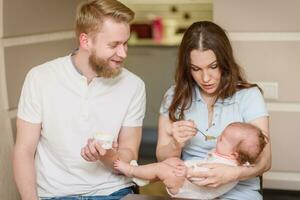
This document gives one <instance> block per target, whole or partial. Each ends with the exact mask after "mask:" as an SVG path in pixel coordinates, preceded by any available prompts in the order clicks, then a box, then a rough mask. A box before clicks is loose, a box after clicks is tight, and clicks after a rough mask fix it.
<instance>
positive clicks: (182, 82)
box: [169, 21, 258, 121]
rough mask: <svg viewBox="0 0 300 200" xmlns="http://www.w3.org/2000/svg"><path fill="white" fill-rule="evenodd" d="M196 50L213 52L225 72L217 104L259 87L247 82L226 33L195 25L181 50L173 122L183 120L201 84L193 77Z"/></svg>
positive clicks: (206, 24) (205, 24)
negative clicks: (237, 93)
mask: <svg viewBox="0 0 300 200" xmlns="http://www.w3.org/2000/svg"><path fill="white" fill-rule="evenodd" d="M195 49H200V50H201V51H206V50H212V51H213V52H214V54H215V55H216V58H217V65H218V67H219V68H220V71H221V80H220V84H219V87H218V89H217V94H216V97H217V98H216V100H217V99H225V98H227V97H231V96H232V95H233V94H234V93H235V92H237V91H238V90H241V89H244V88H250V87H255V86H256V87H258V86H257V85H256V84H250V83H249V82H247V81H246V79H245V77H244V75H243V73H242V69H241V67H240V66H239V65H238V64H237V63H236V61H235V59H234V56H233V51H232V47H231V44H230V41H229V39H228V37H227V36H226V33H225V31H224V30H223V29H222V28H221V27H220V26H218V25H217V24H215V23H213V22H209V21H200V22H195V23H193V24H192V25H191V26H190V27H189V28H188V29H187V30H186V32H185V33H184V35H183V38H182V41H181V44H180V46H179V51H178V62H177V68H176V73H175V89H174V97H173V99H172V102H171V105H170V107H169V118H170V119H171V120H172V121H178V120H183V119H184V112H185V110H187V109H188V108H189V107H190V106H191V103H192V98H193V94H194V90H195V87H196V86H197V83H196V82H195V81H194V79H193V77H192V74H191V68H190V64H191V63H190V62H191V58H190V54H191V51H192V50H195Z"/></svg>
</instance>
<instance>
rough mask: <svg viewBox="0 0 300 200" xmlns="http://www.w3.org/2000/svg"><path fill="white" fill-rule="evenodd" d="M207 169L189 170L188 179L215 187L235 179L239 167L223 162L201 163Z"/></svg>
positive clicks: (201, 184) (205, 185)
mask: <svg viewBox="0 0 300 200" xmlns="http://www.w3.org/2000/svg"><path fill="white" fill-rule="evenodd" d="M199 166H200V167H205V168H207V169H208V171H189V173H188V177H187V178H188V179H189V180H190V181H191V182H192V183H194V184H196V185H198V186H204V187H212V188H216V187H219V186H220V185H223V184H226V183H229V182H233V181H237V180H238V177H239V176H238V175H239V167H236V166H230V165H224V164H201V165H199Z"/></svg>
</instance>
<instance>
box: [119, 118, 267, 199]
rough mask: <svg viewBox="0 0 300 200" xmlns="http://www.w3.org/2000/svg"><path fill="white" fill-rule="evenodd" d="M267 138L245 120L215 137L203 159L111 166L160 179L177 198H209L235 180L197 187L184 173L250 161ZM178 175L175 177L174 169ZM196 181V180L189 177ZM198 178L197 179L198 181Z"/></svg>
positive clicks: (225, 188) (127, 172)
mask: <svg viewBox="0 0 300 200" xmlns="http://www.w3.org/2000/svg"><path fill="white" fill-rule="evenodd" d="M266 143H267V141H266V136H265V135H264V134H263V133H262V131H261V130H260V129H259V128H257V127H255V126H253V125H251V124H247V123H241V122H234V123H231V124H229V125H228V126H227V127H226V128H225V129H224V131H223V132H222V134H221V135H220V136H219V137H218V139H217V144H216V148H215V150H213V151H212V152H210V153H209V154H208V157H207V158H206V159H205V160H189V161H185V162H183V161H182V160H180V159H179V158H169V159H166V160H164V161H162V162H157V163H151V164H147V165H141V166H132V165H130V164H128V163H125V162H123V161H120V160H117V161H116V162H115V163H114V167H115V169H117V170H119V171H120V172H122V173H123V174H124V175H126V176H128V177H135V178H139V179H146V180H152V181H154V180H161V181H162V182H163V183H164V184H165V186H166V188H167V191H168V192H169V194H170V195H171V196H173V197H179V198H195V196H196V197H197V198H198V199H213V198H216V197H218V196H221V195H222V194H224V193H226V192H228V191H229V190H231V189H232V188H233V187H234V186H235V185H236V184H237V182H233V183H228V184H224V185H222V186H220V187H218V188H208V187H199V186H197V185H195V184H193V183H191V182H190V181H189V180H188V179H186V178H185V177H186V176H189V172H190V170H198V171H208V170H209V169H207V168H204V167H200V166H199V165H200V164H203V163H222V164H227V165H232V166H237V165H244V164H254V163H255V161H256V159H257V158H258V156H259V154H260V153H261V152H262V150H263V148H264V147H265V145H266ZM175 170H176V172H177V174H180V176H178V175H177V176H175V175H174V171H175ZM192 181H197V180H195V179H194V180H192ZM198 181H199V180H198Z"/></svg>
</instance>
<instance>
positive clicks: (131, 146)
mask: <svg viewBox="0 0 300 200" xmlns="http://www.w3.org/2000/svg"><path fill="white" fill-rule="evenodd" d="M133 17H134V13H133V12H132V11H131V10H130V9H129V8H127V7H126V6H125V5H123V4H121V3H120V2H118V1H116V0H93V1H90V2H87V3H84V4H82V5H81V7H79V9H78V12H77V17H76V37H77V39H78V43H79V48H78V50H77V51H76V52H74V53H73V54H71V55H68V56H65V57H61V58H58V59H55V60H52V61H50V62H47V63H44V64H42V65H40V66H37V67H34V68H33V69H31V70H30V72H29V73H28V74H27V76H26V79H25V82H24V86H23V89H22V94H21V97H20V102H19V107H18V119H17V140H16V145H15V149H14V174H15V180H16V183H17V186H18V189H19V191H20V194H21V197H22V199H23V200H35V199H38V198H41V199H49V198H53V197H59V198H58V199H60V198H61V199H62V198H63V199H68V198H70V199H76V198H78V199H79V198H81V196H85V197H86V198H87V199H88V198H93V199H120V198H121V197H122V196H125V195H126V194H128V193H132V189H131V186H132V183H131V182H130V180H128V179H127V178H125V177H124V176H120V175H118V173H117V172H116V171H113V170H112V163H113V162H114V161H115V160H116V159H121V160H123V161H125V162H129V161H130V160H136V159H137V156H138V149H139V145H140V141H141V126H142V121H143V118H144V113H145V86H144V83H143V81H142V80H141V79H139V78H138V77H137V76H135V75H134V74H132V73H131V72H129V71H128V70H126V69H123V68H122V67H121V65H122V63H123V61H124V59H125V58H126V56H127V41H128V39H129V36H130V28H129V22H130V21H131V20H132V19H133ZM99 132H105V133H106V134H107V133H109V134H112V135H113V137H114V138H115V142H114V148H113V149H110V150H106V149H103V148H102V147H101V144H100V143H99V142H98V141H95V140H93V139H90V138H93V135H94V134H95V133H99ZM108 196H109V197H108ZM65 197H68V198H65Z"/></svg>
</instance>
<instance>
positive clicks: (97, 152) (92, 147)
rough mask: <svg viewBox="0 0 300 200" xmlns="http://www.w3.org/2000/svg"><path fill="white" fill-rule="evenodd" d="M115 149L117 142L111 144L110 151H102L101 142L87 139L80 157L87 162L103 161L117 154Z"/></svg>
mask: <svg viewBox="0 0 300 200" xmlns="http://www.w3.org/2000/svg"><path fill="white" fill-rule="evenodd" d="M117 147H118V144H117V142H113V148H112V149H104V148H102V146H101V142H99V141H97V140H95V139H89V140H88V142H87V144H86V146H85V147H83V148H82V149H81V156H82V157H83V158H84V159H85V160H86V161H89V162H95V161H97V160H100V161H105V160H107V159H108V158H109V157H111V156H114V155H115V154H116V153H117Z"/></svg>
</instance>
